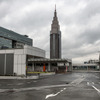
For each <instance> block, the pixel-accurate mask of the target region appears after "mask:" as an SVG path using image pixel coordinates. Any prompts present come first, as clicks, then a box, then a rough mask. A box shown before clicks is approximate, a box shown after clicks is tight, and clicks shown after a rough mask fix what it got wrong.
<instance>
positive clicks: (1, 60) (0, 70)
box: [0, 54, 5, 75]
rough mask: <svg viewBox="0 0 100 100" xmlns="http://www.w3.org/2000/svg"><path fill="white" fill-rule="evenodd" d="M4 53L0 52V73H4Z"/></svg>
mask: <svg viewBox="0 0 100 100" xmlns="http://www.w3.org/2000/svg"><path fill="white" fill-rule="evenodd" d="M4 67H5V54H0V75H4Z"/></svg>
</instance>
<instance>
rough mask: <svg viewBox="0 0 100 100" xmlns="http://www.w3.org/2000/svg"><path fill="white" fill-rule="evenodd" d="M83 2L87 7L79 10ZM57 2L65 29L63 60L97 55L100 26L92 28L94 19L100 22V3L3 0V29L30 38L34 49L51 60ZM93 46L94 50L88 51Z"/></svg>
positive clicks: (93, 0)
mask: <svg viewBox="0 0 100 100" xmlns="http://www.w3.org/2000/svg"><path fill="white" fill-rule="evenodd" d="M80 2H81V3H84V4H86V6H85V7H83V8H81V7H80V8H77V7H78V6H79V4H80ZM55 3H56V4H57V15H58V19H59V22H60V26H61V29H62V30H61V31H62V39H63V40H62V54H63V57H65V58H73V57H79V56H82V55H87V54H91V53H93V52H95V51H96V47H97V48H98V45H99V44H98V45H97V44H96V41H98V40H99V36H100V35H99V34H100V29H99V28H100V24H99V23H98V25H97V27H94V28H93V29H92V28H90V26H88V25H89V24H93V22H91V21H92V20H91V19H92V18H94V19H95V20H98V19H96V18H95V16H96V15H97V14H100V1H99V0H0V26H4V27H5V28H8V29H11V30H13V31H16V32H18V33H20V34H27V35H29V37H31V38H33V44H34V46H37V47H40V48H42V49H44V50H46V52H47V57H49V43H50V42H49V41H50V40H49V35H50V29H51V23H52V18H53V13H54V5H55ZM30 6H31V7H30ZM29 7H30V8H29ZM71 9H72V10H71ZM70 10H71V12H72V13H70ZM68 11H69V12H68ZM90 22H91V23H90ZM73 25H75V27H73ZM93 26H94V25H93ZM63 27H64V28H65V30H63ZM73 30H74V31H73ZM84 45H85V47H84ZM89 45H91V46H90V48H91V49H92V50H91V49H89V50H86V49H88V47H89Z"/></svg>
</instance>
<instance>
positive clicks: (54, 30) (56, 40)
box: [50, 7, 61, 59]
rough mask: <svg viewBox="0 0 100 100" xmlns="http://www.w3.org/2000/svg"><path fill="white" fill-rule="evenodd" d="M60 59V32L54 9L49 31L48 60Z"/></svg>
mask: <svg viewBox="0 0 100 100" xmlns="http://www.w3.org/2000/svg"><path fill="white" fill-rule="evenodd" d="M55 58H57V59H60V58H61V31H60V26H59V22H58V18H57V12H56V7H55V11H54V17H53V21H52V24H51V31H50V59H55Z"/></svg>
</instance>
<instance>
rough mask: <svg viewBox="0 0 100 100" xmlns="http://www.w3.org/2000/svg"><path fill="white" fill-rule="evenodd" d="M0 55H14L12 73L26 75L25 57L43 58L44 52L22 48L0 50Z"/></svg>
mask: <svg viewBox="0 0 100 100" xmlns="http://www.w3.org/2000/svg"><path fill="white" fill-rule="evenodd" d="M0 54H14V65H13V73H16V74H17V75H26V56H27V55H31V56H37V57H45V51H44V50H42V49H39V48H36V47H31V46H24V48H23V49H5V50H0Z"/></svg>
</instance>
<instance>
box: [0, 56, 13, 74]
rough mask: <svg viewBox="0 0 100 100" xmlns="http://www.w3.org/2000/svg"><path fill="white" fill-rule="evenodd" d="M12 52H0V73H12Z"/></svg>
mask: <svg viewBox="0 0 100 100" xmlns="http://www.w3.org/2000/svg"><path fill="white" fill-rule="evenodd" d="M13 61H14V55H13V54H0V75H13Z"/></svg>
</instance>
